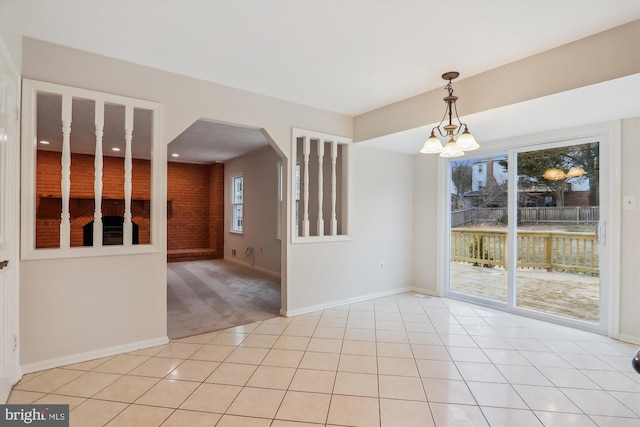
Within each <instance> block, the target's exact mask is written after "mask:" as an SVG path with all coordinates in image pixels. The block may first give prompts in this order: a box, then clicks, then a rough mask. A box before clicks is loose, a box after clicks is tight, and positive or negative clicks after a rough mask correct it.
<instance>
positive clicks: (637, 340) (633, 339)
mask: <svg viewBox="0 0 640 427" xmlns="http://www.w3.org/2000/svg"><path fill="white" fill-rule="evenodd" d="M618 340H620V341H624V342H628V343H629V344H635V345H640V337H634V336H633V335H626V334H618Z"/></svg>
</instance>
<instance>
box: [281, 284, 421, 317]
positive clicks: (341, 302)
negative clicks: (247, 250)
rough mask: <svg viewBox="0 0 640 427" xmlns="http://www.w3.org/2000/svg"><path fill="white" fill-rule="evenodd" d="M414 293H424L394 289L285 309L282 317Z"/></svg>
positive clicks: (406, 289)
mask: <svg viewBox="0 0 640 427" xmlns="http://www.w3.org/2000/svg"><path fill="white" fill-rule="evenodd" d="M412 291H416V292H418V293H423V292H422V291H421V290H415V289H414V288H409V287H407V288H398V289H392V290H390V291H383V292H376V293H373V294H367V295H361V296H358V297H353V298H346V299H343V300H338V301H332V302H328V303H324V304H317V305H310V306H308V307H302V308H298V309H295V310H283V309H280V315H281V316H284V317H293V316H300V315H302V314H308V313H313V312H314V311H320V310H327V309H330V308H335V307H339V306H341V305H346V304H355V303H358V302H362V301H368V300H370V299H375V298H383V297H388V296H391V295H397V294H401V293H404V292H412Z"/></svg>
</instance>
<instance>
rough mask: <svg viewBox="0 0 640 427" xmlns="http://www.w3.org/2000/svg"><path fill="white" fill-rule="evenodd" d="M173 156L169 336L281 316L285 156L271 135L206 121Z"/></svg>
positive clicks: (172, 147) (181, 140) (184, 137)
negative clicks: (282, 168)
mask: <svg viewBox="0 0 640 427" xmlns="http://www.w3.org/2000/svg"><path fill="white" fill-rule="evenodd" d="M167 156H168V157H167V159H168V167H167V180H168V182H167V261H168V265H167V282H168V284H167V286H168V288H167V322H168V328H167V329H168V333H169V338H172V339H175V338H180V337H184V336H188V335H195V334H200V333H205V332H211V331H214V330H220V329H225V328H229V327H233V326H239V325H243V324H247V323H251V322H254V321H258V320H263V319H265V318H269V317H275V316H278V315H279V310H280V306H281V300H282V298H281V293H280V269H281V262H282V261H281V251H282V246H281V244H282V243H281V242H282V241H281V239H280V236H279V232H280V212H281V207H280V204H281V203H282V202H281V200H280V199H279V197H278V194H281V191H280V189H279V186H280V185H281V180H280V177H279V169H278V165H279V164H281V162H282V158H281V156H280V155H279V154H278V153H277V152H276V151H275V150H274V148H272V146H271V141H270V139H269V138H268V135H267V134H266V133H264V131H262V130H260V129H256V128H250V127H245V126H239V125H235V124H228V123H220V122H217V121H212V120H204V119H201V120H198V121H196V122H194V123H193V124H192V125H191V126H189V127H188V128H187V129H186V130H185V131H184V132H183V133H182V134H180V135H179V136H178V137H176V138H175V139H174V140H173V141H172V142H171V143H170V144H169V145H168V152H167ZM237 177H240V179H241V182H242V183H243V185H242V186H240V187H238V186H237V185H236V186H235V187H234V188H232V183H233V182H236V181H238V179H237ZM236 187H238V188H241V192H242V194H236V193H237V191H238V188H236ZM232 207H233V216H232ZM238 215H241V217H240V218H237V216H238ZM232 217H233V221H232ZM238 224H241V226H238Z"/></svg>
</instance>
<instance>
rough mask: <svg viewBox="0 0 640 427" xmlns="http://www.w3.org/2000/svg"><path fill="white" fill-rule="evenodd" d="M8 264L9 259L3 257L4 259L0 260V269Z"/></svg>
mask: <svg viewBox="0 0 640 427" xmlns="http://www.w3.org/2000/svg"><path fill="white" fill-rule="evenodd" d="M8 265H9V260H8V259H5V260H4V261H0V270H2V269H3V268H5V267H6V266H8Z"/></svg>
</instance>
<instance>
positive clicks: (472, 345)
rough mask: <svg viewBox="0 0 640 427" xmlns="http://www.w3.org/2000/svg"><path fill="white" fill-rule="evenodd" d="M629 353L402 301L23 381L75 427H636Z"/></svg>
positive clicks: (526, 324) (16, 398)
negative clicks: (65, 407)
mask: <svg viewBox="0 0 640 427" xmlns="http://www.w3.org/2000/svg"><path fill="white" fill-rule="evenodd" d="M636 351H637V346H635V345H631V344H626V343H622V342H619V341H615V340H612V339H609V338H606V337H603V336H600V335H596V334H592V333H587V332H583V331H579V330H574V329H570V328H566V327H562V326H558V325H554V324H550V323H545V322H541V321H537V320H533V319H529V318H524V317H519V316H515V315H512V314H508V313H503V312H500V311H495V310H491V309H488V308H484V307H478V306H474V305H470V304H466V303H462V302H459V301H454V300H449V299H441V298H428V297H418V296H415V295H414V294H410V293H409V294H401V295H396V296H392V297H385V298H379V299H375V300H371V301H366V302H361V303H357V304H351V305H346V306H342V307H338V308H335V309H331V310H324V311H321V312H316V313H311V314H308V315H304V316H298V317H293V318H274V319H269V320H264V321H261V322H256V323H252V324H249V325H245V326H240V327H236V328H232V329H227V330H223V331H218V332H212V333H208V334H203V335H197V336H193V337H188V338H183V339H180V340H176V341H172V342H170V343H169V344H168V345H166V346H162V347H155V348H150V349H144V350H140V351H137V352H133V353H128V354H121V355H117V356H113V357H107V358H104V359H99V360H93V361H89V362H84V363H79V364H76V365H71V366H65V367H62V368H56V369H51V370H48V371H43V372H36V373H31V374H28V375H25V377H24V378H23V379H22V381H21V382H20V383H18V384H17V385H16V386H15V387H14V390H13V392H12V393H11V395H10V397H9V402H10V403H51V404H54V403H68V404H69V405H70V408H71V415H70V423H71V426H74V427H93V426H109V427H115V426H126V427H136V426H149V427H157V426H162V427H204V426H208V427H214V426H215V427H233V426H239V427H302V426H316V427H318V426H327V427H333V426H363V427H390V426H398V427H412V426H438V427H444V426H474V427H477V426H493V427H501V426H509V427H512V426H522V427H526V426H550V427H551V426H552V427H556V426H581V427H585V426H600V427H609V426H616V427H625V426H635V427H639V426H640V375H639V374H637V373H635V371H633V369H632V367H631V358H632V355H633V354H634V353H635V352H636Z"/></svg>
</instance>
